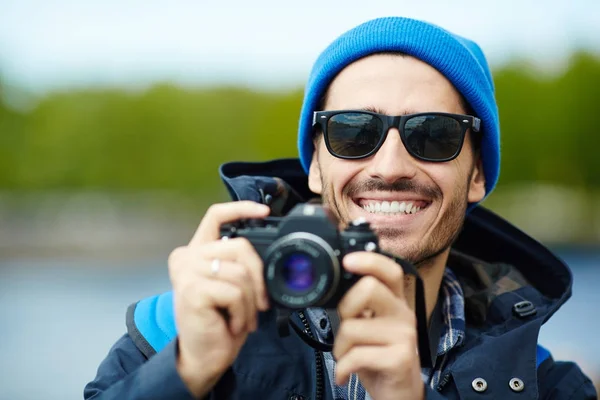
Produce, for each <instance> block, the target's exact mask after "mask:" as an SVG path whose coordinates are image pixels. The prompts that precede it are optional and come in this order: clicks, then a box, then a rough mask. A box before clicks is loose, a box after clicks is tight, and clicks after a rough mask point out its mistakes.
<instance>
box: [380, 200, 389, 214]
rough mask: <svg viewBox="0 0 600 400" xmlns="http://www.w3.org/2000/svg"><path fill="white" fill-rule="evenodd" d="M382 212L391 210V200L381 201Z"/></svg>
mask: <svg viewBox="0 0 600 400" xmlns="http://www.w3.org/2000/svg"><path fill="white" fill-rule="evenodd" d="M381 212H385V213H386V212H390V202H389V201H383V202H381Z"/></svg>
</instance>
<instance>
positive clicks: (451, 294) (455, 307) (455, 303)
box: [437, 268, 465, 357]
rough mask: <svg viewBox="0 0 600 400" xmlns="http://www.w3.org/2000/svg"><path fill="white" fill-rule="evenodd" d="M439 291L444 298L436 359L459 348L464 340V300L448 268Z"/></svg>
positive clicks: (461, 291)
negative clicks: (442, 324) (442, 321)
mask: <svg viewBox="0 0 600 400" xmlns="http://www.w3.org/2000/svg"><path fill="white" fill-rule="evenodd" d="M441 289H442V293H443V296H444V299H443V303H442V315H443V318H444V326H443V329H442V335H441V337H440V343H439V345H438V352H437V355H438V357H439V356H442V355H444V354H446V353H448V352H449V351H450V350H452V349H453V348H454V347H456V346H460V345H461V344H462V343H463V340H464V338H465V298H464V294H463V290H462V288H461V286H460V282H459V281H458V278H457V277H456V276H455V275H454V273H453V272H452V270H451V269H450V268H446V271H445V272H444V279H443V280H442V288H441Z"/></svg>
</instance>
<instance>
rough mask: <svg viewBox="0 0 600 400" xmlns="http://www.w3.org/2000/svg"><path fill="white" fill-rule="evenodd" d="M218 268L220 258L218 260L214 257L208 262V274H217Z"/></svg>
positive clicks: (219, 266) (219, 267)
mask: <svg viewBox="0 0 600 400" xmlns="http://www.w3.org/2000/svg"><path fill="white" fill-rule="evenodd" d="M220 269H221V260H219V259H218V258H215V259H214V260H212V262H211V263H210V274H211V275H212V276H217V274H218V273H219V270H220Z"/></svg>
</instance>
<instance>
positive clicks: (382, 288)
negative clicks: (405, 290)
mask: <svg viewBox="0 0 600 400" xmlns="http://www.w3.org/2000/svg"><path fill="white" fill-rule="evenodd" d="M402 304H405V302H404V300H403V299H399V298H398V297H396V296H395V295H394V293H392V291H391V290H390V289H389V288H388V287H387V286H386V285H384V284H383V283H381V282H380V281H378V280H377V279H376V278H374V277H372V276H364V277H362V278H360V279H359V280H358V282H357V283H356V284H355V285H354V286H352V287H351V288H350V290H348V292H346V294H345V295H344V297H342V300H341V301H340V303H339V304H338V312H339V314H340V319H342V320H344V319H348V318H359V317H360V316H361V314H362V313H363V312H364V311H365V310H371V311H372V314H373V315H372V316H373V317H375V316H391V315H397V314H398V313H400V311H401V309H402Z"/></svg>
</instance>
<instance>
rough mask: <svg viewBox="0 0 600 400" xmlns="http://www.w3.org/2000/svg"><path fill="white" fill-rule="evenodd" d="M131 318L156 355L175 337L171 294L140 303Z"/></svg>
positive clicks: (164, 294)
mask: <svg viewBox="0 0 600 400" xmlns="http://www.w3.org/2000/svg"><path fill="white" fill-rule="evenodd" d="M133 318H134V322H135V326H136V327H137V329H138V331H139V332H140V334H141V335H142V336H143V337H144V339H146V341H147V342H148V344H149V345H150V346H151V347H152V348H153V349H154V351H156V352H157V353H158V352H159V351H161V350H162V349H163V348H165V346H166V345H167V344H169V342H170V341H171V340H173V339H175V337H176V336H177V327H176V326H175V313H174V310H173V292H167V293H163V294H160V295H157V296H153V297H149V298H147V299H144V300H142V301H140V302H139V303H138V304H137V305H136V307H135V312H134V317H133Z"/></svg>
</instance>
